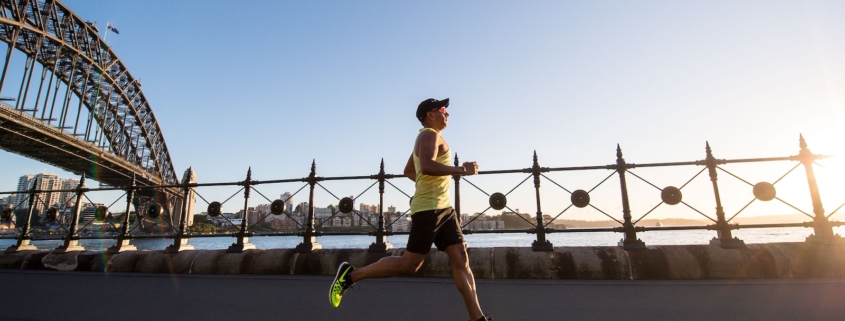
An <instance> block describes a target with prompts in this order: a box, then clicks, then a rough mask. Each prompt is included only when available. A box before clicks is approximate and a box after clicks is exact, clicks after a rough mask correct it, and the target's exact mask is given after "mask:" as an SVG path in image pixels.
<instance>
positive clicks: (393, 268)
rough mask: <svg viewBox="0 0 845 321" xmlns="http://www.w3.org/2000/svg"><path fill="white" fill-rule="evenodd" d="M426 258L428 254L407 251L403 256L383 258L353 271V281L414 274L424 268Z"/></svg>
mask: <svg viewBox="0 0 845 321" xmlns="http://www.w3.org/2000/svg"><path fill="white" fill-rule="evenodd" d="M425 256H426V254H420V253H414V252H408V251H405V254H403V255H402V256H388V257H383V258H381V260H378V261H376V263H373V264H370V265H367V266H363V267H360V268H356V269H354V270H352V281H353V282H358V281H361V280H365V279H372V278H389V277H392V276H397V275H400V274H411V273H414V272H416V271H417V270H419V268H420V267H421V266H422V264H423V261H425Z"/></svg>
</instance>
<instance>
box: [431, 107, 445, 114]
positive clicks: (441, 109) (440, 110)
mask: <svg viewBox="0 0 845 321" xmlns="http://www.w3.org/2000/svg"><path fill="white" fill-rule="evenodd" d="M432 110H437V111H439V112H440V113H441V114H445V113H446V107H440V108H438V109H432Z"/></svg>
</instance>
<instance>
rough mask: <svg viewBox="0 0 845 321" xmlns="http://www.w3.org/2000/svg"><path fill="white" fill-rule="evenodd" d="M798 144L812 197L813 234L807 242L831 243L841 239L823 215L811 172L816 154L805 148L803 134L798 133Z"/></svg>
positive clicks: (814, 177)
mask: <svg viewBox="0 0 845 321" xmlns="http://www.w3.org/2000/svg"><path fill="white" fill-rule="evenodd" d="M798 145H799V147H801V151H800V152H798V159H799V160H800V161H801V163H802V164H804V169H805V170H806V172H807V185H809V187H810V198H812V199H813V214H815V217H814V218H813V223H814V224H813V232H814V233H813V234H812V235H810V236H808V237H807V241H808V242H817V243H823V244H833V243H837V242H840V241H841V240H842V238H841V237H839V235H834V234H833V226H831V225H830V221H828V219H827V216H825V215H824V207H823V206H822V198H821V196H820V195H819V186H818V184H816V174H815V173H814V172H813V162H814V161H815V159H816V156H815V155H813V153H812V152H811V151H810V150H809V149H808V148H807V142H806V141H804V135H803V134H799V139H798Z"/></svg>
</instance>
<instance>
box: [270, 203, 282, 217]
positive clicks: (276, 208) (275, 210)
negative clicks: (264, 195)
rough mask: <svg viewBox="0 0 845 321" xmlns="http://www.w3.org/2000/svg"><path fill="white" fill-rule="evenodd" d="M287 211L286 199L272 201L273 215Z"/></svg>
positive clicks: (271, 211)
mask: <svg viewBox="0 0 845 321" xmlns="http://www.w3.org/2000/svg"><path fill="white" fill-rule="evenodd" d="M284 212H285V201H283V200H275V201H273V203H270V213H271V214H273V215H281V214H282V213H284Z"/></svg>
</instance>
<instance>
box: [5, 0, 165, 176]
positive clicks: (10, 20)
mask: <svg viewBox="0 0 845 321" xmlns="http://www.w3.org/2000/svg"><path fill="white" fill-rule="evenodd" d="M98 31H99V30H98V29H97V27H96V26H95V25H93V24H91V23H89V22H87V21H85V20H83V19H82V18H80V17H79V16H77V15H76V14H75V13H74V12H73V11H71V10H70V9H69V8H68V7H67V6H65V5H64V4H62V3H60V2H59V1H57V0H46V1H43V0H42V1H39V0H4V1H0V40H2V41H4V42H6V43H7V44H8V50H7V51H6V57H5V61H3V62H2V63H3V67H2V73H0V95H6V94H7V93H6V92H7V91H9V90H10V89H12V88H5V87H7V83H8V82H9V81H8V80H9V79H8V74H9V69H10V61H11V59H12V56H13V54H14V53H16V52H21V53H23V54H25V55H26V63H25V66H24V72H23V79H22V81H21V86H20V88H14V90H15V91H16V92H17V98H15V99H14V100H15V103H14V106H12V104H11V103H10V104H8V105H5V104H3V105H4V106H0V127H2V129H3V130H6V131H7V132H8V133H14V134H17V135H19V136H22V137H28V138H29V139H30V140H32V141H36V142H39V141H48V140H49V144H47V143H45V145H48V146H49V148H53V149H65V150H75V151H81V152H80V153H77V154H79V155H83V156H79V155H77V157H85V155H87V157H90V158H91V162H89V163H91V164H100V166H104V167H108V168H107V169H102V170H101V172H98V171H97V170H93V169H85V168H79V167H80V166H86V165H85V163H84V162H69V161H68V162H65V161H60V160H57V159H49V158H50V157H47V156H44V154H45V153H44V152H42V153H41V154H37V153H35V152H29V151H26V150H21V149H24V148H14V147H10V146H12V145H13V144H5V145H3V143H2V142H0V145H3V146H0V147H2V148H4V149H6V150H9V151H11V152H14V153H18V154H22V155H24V156H27V157H30V158H35V159H38V160H39V161H42V162H45V163H50V164H53V165H56V166H57V167H60V168H63V169H66V170H69V171H71V172H76V173H86V174H88V175H89V176H93V178H94V179H96V180H98V181H100V182H104V183H106V184H109V185H123V184H125V183H126V182H127V181H128V179H129V177H131V175H132V174H139V175H138V177H139V182H140V183H141V184H144V185H146V184H176V183H178V182H179V177H178V175H177V174H176V172H175V170H174V167H173V163H172V161H171V159H170V154H169V152H168V149H167V144H166V143H165V139H164V136H163V134H162V130H161V127H160V126H159V124H158V121H157V119H156V117H155V114H154V113H153V110H152V109H151V107H150V105H149V102H148V101H147V98H146V96H145V95H144V93H143V91H142V90H141V86H142V84H141V83H140V81H139V80H138V79H137V78H135V77H134V76H133V75H132V74H131V73H130V72H129V69H128V68H127V67H126V66H125V65H124V64H123V62H122V61H121V60H120V58H118V56H117V55H116V54H115V53H114V51H112V49H111V48H110V47H109V46H108V45H107V44H106V43H105V42H104V41H103V39H102V38H101V37H100V36H99V35H98ZM36 65H38V67H40V68H41V70H42V73H41V77H40V84H39V83H38V81H39V79H38V77H37V75H34V71H35V69H36ZM33 79H34V80H35V81H33ZM45 81H46V83H47V85H46V86H45ZM61 86H64V90H63V91H60V90H59V88H60V87H61ZM36 88H37V89H36ZM35 90H37V93H36V95H35V96H34V98H35V99H34V101H32V99H29V100H27V98H28V97H32V92H35ZM31 91H32V92H31ZM60 92H63V93H64V95H60ZM71 95H75V98H76V99H77V100H78V106H71V100H72V99H71V98H72V97H71ZM59 96H62V97H59ZM83 106H84V107H85V108H84V109H83ZM74 107H75V108H74ZM74 109H76V110H75V114H76V117H75V119H69V118H73V117H68V116H69V115H72V114H73V113H74ZM83 112H87V119H80V118H81V115H82V114H83ZM4 113H5V114H4ZM4 115H5V118H4ZM16 117H17V118H16ZM80 120H82V123H80ZM2 122H7V123H9V122H11V123H14V122H19V123H21V124H24V125H21V126H19V127H20V128H22V129H20V130H19V131H17V132H16V131H15V129H13V128H12V127H13V126H11V125H10V126H6V125H4V124H2ZM33 131H41V132H39V135H35V134H32V135H29V136H26V135H27V133H30V132H33ZM35 136H37V137H35ZM44 136H46V137H47V138H44ZM56 136H57V137H56ZM0 140H2V139H0ZM80 143H84V144H82V145H85V144H87V146H81V145H80ZM15 146H17V145H15ZM94 158H97V160H96V161H95V159H94ZM97 162H99V163H97ZM87 166H89V167H96V165H87ZM98 175H100V176H101V177H97V176H98Z"/></svg>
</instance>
